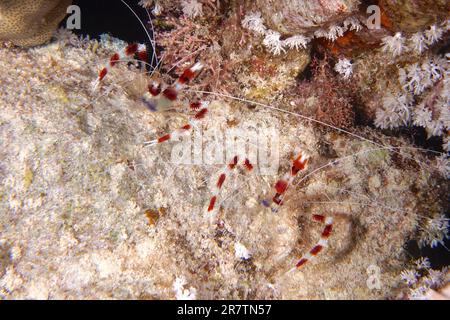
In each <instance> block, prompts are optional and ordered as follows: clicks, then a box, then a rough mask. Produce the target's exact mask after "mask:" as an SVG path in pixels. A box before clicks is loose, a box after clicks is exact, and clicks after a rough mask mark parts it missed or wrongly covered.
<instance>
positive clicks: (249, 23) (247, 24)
mask: <svg viewBox="0 0 450 320" xmlns="http://www.w3.org/2000/svg"><path fill="white" fill-rule="evenodd" d="M242 26H243V27H244V28H246V29H249V30H251V31H254V32H256V33H259V34H265V33H266V31H267V28H266V26H265V25H264V20H263V18H262V17H261V12H251V13H249V14H247V15H246V16H245V17H244V19H243V20H242Z"/></svg>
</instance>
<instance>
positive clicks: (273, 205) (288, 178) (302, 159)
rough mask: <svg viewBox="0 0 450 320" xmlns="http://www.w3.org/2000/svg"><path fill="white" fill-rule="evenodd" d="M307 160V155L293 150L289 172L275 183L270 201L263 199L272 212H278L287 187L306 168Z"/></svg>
mask: <svg viewBox="0 0 450 320" xmlns="http://www.w3.org/2000/svg"><path fill="white" fill-rule="evenodd" d="M308 160H309V157H308V156H307V155H306V154H305V153H304V152H302V151H301V150H297V151H296V152H295V156H294V158H293V160H292V165H291V168H290V170H289V172H288V173H286V174H285V175H284V176H283V177H282V178H281V179H279V180H278V181H277V182H276V183H275V186H274V187H275V195H274V196H273V198H272V200H271V201H268V200H264V201H263V205H264V206H266V207H269V208H270V209H271V210H272V211H273V212H278V210H279V207H280V206H281V205H283V198H284V196H285V193H286V191H287V189H288V188H289V186H290V185H291V184H292V182H293V181H294V179H295V177H296V176H297V175H298V173H299V172H301V171H303V170H306V168H307V166H308Z"/></svg>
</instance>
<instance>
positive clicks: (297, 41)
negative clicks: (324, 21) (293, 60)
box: [283, 35, 309, 50]
mask: <svg viewBox="0 0 450 320" xmlns="http://www.w3.org/2000/svg"><path fill="white" fill-rule="evenodd" d="M308 42H309V39H308V38H306V37H304V36H302V35H295V36H292V37H289V38H287V39H286V40H284V41H283V45H284V46H286V47H288V48H289V49H297V50H299V49H305V48H306V46H307V45H308Z"/></svg>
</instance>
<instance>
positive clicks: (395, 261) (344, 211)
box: [0, 1, 448, 299]
mask: <svg viewBox="0 0 450 320" xmlns="http://www.w3.org/2000/svg"><path fill="white" fill-rule="evenodd" d="M343 2H345V1H343ZM347 2H348V1H347ZM174 3H175V2H174ZM174 3H172V4H171V5H175V4H174ZM198 3H201V1H199V2H198ZM159 5H160V6H161V7H162V8H164V1H161V2H159ZM204 7H205V8H204V10H201V11H198V12H197V13H198V15H197V14H194V13H193V12H192V17H197V19H199V23H198V25H199V26H198V29H195V31H192V33H191V34H190V36H191V37H194V38H198V37H202V34H204V33H203V32H206V31H205V30H208V26H209V24H208V23H218V22H217V21H215V22H206V21H205V20H206V19H203V18H202V16H201V15H200V13H199V12H201V13H202V14H205V15H206V14H217V12H214V10H213V9H211V8H210V9H208V10H207V9H206V5H204ZM180 8H184V10H185V11H186V10H188V9H189V7H186V6H184V7H180ZM161 10H163V9H161ZM166 10H168V9H166ZM209 10H211V12H210V11H209ZM189 12H191V11H189ZM167 15H170V14H169V13H167ZM158 19H162V18H158ZM230 19H236V17H231V15H230ZM330 19H331V18H330ZM333 19H334V18H333ZM233 21H234V20H233ZM234 22H235V21H234ZM234 22H233V25H235V26H236V27H235V28H237V30H240V33H241V34H235V35H233V37H239V36H240V35H242V37H243V38H242V41H243V43H244V44H245V45H242V46H239V47H236V48H235V49H233V48H232V47H223V48H218V47H217V46H216V48H215V49H211V48H209V49H211V50H207V49H204V51H202V52H203V54H202V55H201V57H204V59H203V61H206V63H205V69H206V70H205V71H204V72H203V73H202V74H200V75H199V76H198V77H197V79H193V80H192V83H191V85H190V86H188V87H186V90H185V91H184V92H183V91H181V90H180V92H179V93H180V95H179V97H178V100H177V101H175V102H174V106H176V107H179V109H178V112H175V110H174V109H170V110H169V111H167V112H151V111H149V110H148V109H147V107H146V105H145V104H143V103H142V101H141V100H139V99H138V98H137V97H139V95H138V94H137V92H139V90H140V87H142V88H143V89H142V90H144V91H143V92H141V93H140V94H141V95H142V94H143V93H144V92H145V90H147V89H148V88H146V85H145V84H146V82H145V81H146V80H142V79H143V78H144V79H145V75H144V72H145V71H144V70H143V69H139V68H136V67H135V65H131V66H127V64H126V63H117V64H114V66H113V67H111V68H110V69H108V74H107V76H106V77H104V79H102V81H101V82H100V83H98V84H97V87H96V90H93V84H94V82H95V81H96V79H97V77H98V75H99V71H101V68H102V66H103V65H105V63H108V61H109V63H110V62H111V56H113V55H114V54H115V53H116V52H118V51H120V50H122V49H124V48H126V47H127V44H126V43H124V42H121V41H119V40H117V39H113V38H109V37H104V38H102V40H101V41H100V42H98V41H96V40H92V41H88V40H81V39H79V38H77V37H76V36H74V35H73V34H71V33H70V32H69V31H64V30H62V31H59V32H58V33H57V36H56V39H55V40H54V41H53V42H52V43H51V44H48V45H46V46H42V47H38V48H32V49H28V50H23V49H18V48H4V47H3V48H0V81H1V83H2V86H1V88H0V90H1V91H0V93H1V112H0V141H1V148H0V163H1V165H0V180H1V182H2V183H1V184H0V210H1V213H0V296H1V297H2V298H6V299H19V298H43V299H48V298H49V299H73V298H80V299H81V298H82V299H89V298H90V299H108V298H114V299H174V298H180V299H181V298H182V299H194V298H196V299H233V298H236V299H383V298H400V297H404V296H405V295H406V296H407V297H409V298H411V297H420V295H419V294H418V293H420V292H422V291H423V290H424V289H423V288H424V287H425V286H427V285H428V287H429V288H432V289H436V290H438V289H439V288H440V287H441V286H442V285H443V284H444V283H445V281H446V280H445V277H443V278H442V279H441V278H440V277H439V276H437V275H436V273H437V272H438V271H435V270H432V269H431V270H430V267H429V266H428V267H427V268H424V267H423V266H422V267H420V268H419V269H418V270H419V271H420V272H419V271H417V273H413V275H414V279H416V281H413V280H411V277H407V278H408V280H409V282H408V283H405V282H404V281H403V278H405V275H411V272H409V273H404V271H405V264H406V263H407V261H409V260H410V259H409V257H408V256H407V255H408V252H407V251H406V250H405V249H404V245H405V243H406V242H407V241H408V240H410V239H412V240H416V239H418V240H422V241H423V242H424V243H428V242H433V241H435V242H436V243H440V242H442V241H443V239H444V238H445V232H446V231H445V228H444V229H443V226H445V224H446V218H445V215H444V212H445V210H446V205H447V204H446V202H445V196H446V195H447V194H448V183H447V180H446V178H445V176H443V174H442V171H440V170H439V168H438V167H437V166H436V165H434V162H435V161H436V159H437V157H436V155H435V154H436V152H428V153H426V152H424V150H422V149H420V148H418V147H415V146H414V145H413V143H412V142H411V140H410V139H408V137H402V136H395V137H394V136H392V135H386V134H385V133H383V132H380V130H378V129H376V128H371V127H369V126H358V125H357V123H356V120H355V119H354V118H352V121H345V125H344V124H343V123H340V122H338V121H336V122H333V121H335V120H334V119H337V118H334V117H329V118H325V117H324V116H323V115H322V118H316V115H317V114H318V113H317V110H316V108H317V107H318V106H319V105H320V103H321V101H323V100H322V99H324V98H323V97H322V96H323V95H320V94H316V95H314V93H315V92H316V93H317V91H316V89H314V88H315V87H314V86H317V84H315V83H314V79H315V77H316V76H317V78H316V80H318V79H321V78H320V77H319V76H318V75H320V71H323V74H330V75H331V76H333V73H332V69H331V68H328V67H326V66H325V65H321V64H318V68H319V69H320V68H321V66H322V67H323V68H328V69H326V71H325V69H322V70H318V71H317V72H316V73H315V75H314V72H313V76H312V77H311V78H310V79H305V78H304V79H301V76H302V74H303V73H304V72H305V70H307V69H308V68H309V65H310V63H309V61H310V58H309V57H310V54H312V53H310V51H309V49H306V48H304V49H302V50H300V51H299V52H295V51H293V52H289V53H286V54H287V56H289V57H292V59H291V58H289V59H288V58H286V60H288V61H284V60H283V59H282V58H281V57H275V58H272V56H273V53H271V52H270V50H266V49H265V47H264V45H258V44H257V42H258V39H254V38H253V36H252V35H251V34H250V33H249V31H248V30H246V29H245V28H243V27H242V26H241V25H240V24H236V23H234ZM182 23H184V24H185V25H189V23H188V22H182ZM223 23H225V24H226V23H231V22H229V21H223ZM326 23H328V22H326ZM185 25H183V28H184V27H185ZM178 27H179V28H182V27H180V26H178ZM271 27H273V26H271ZM188 30H189V29H188ZM217 30H219V29H217ZM173 32H175V31H174V30H173V29H171V30H169V31H166V33H161V35H159V37H164V36H165V35H166V36H167V35H168V34H172V35H173ZM209 32H211V34H209V35H208V38H211V39H216V40H218V41H217V43H220V41H219V40H220V39H221V34H220V32H212V31H209ZM230 38H232V37H231V36H230ZM166 40H167V39H166ZM163 43H164V42H163ZM174 45H175V44H174ZM202 45H203V43H202V44H200V45H199V46H200V47H201V46H202ZM191 49H193V50H196V48H191ZM197 49H198V48H197ZM222 50H224V51H222ZM223 52H226V53H228V54H227V55H225V56H223V58H222V59H223V60H222V61H219V62H217V64H215V65H214V68H212V69H208V64H207V62H208V61H209V60H208V59H211V58H210V57H211V56H214V57H220V56H222V54H223ZM297 59H298V60H297ZM174 60H176V58H175V57H174ZM242 61H244V62H245V63H243V64H242V65H241V66H238V65H239V62H242ZM252 61H253V63H252ZM258 61H261V62H258ZM293 61H296V62H295V63H293ZM294 64H295V66H294ZM136 65H138V64H136ZM192 65H194V58H193V57H190V58H188V59H186V61H184V62H183V63H181V64H180V66H178V68H176V69H175V71H176V73H177V74H178V75H182V74H183V72H184V71H183V70H189V69H186V68H191V67H192ZM230 65H233V66H237V67H236V68H230V69H228V68H227V66H230ZM164 67H165V68H167V67H166V66H164ZM170 67H171V66H169V68H170ZM266 70H269V71H270V72H271V74H270V75H271V76H268V73H267V72H266ZM290 71H292V72H290ZM354 72H355V73H358V72H360V70H358V69H356V70H355V71H354ZM161 73H162V75H161V78H163V80H165V81H164V82H167V83H174V81H175V80H174V79H173V77H171V76H170V75H168V74H164V73H163V72H161ZM216 74H220V75H221V76H225V77H226V78H227V80H228V81H231V82H229V83H227V84H223V85H222V84H219V86H217V87H213V88H211V86H210V87H208V85H209V84H211V83H215V82H213V81H210V82H208V79H209V78H208V77H213V78H214V79H216V78H215V75H216ZM335 76H336V77H340V75H335ZM361 78H363V77H362V76H361ZM137 79H140V80H137ZM218 79H221V78H220V77H219V78H218ZM338 79H340V78H338ZM302 81H310V83H309V84H308V83H306V82H302ZM323 81H325V80H323ZM333 81H335V80H333ZM141 82H142V83H141ZM18 83H20V84H21V85H20V86H18V85H17V84H18ZM318 83H319V84H318V86H322V87H324V85H325V84H324V83H323V84H321V83H320V82H318ZM134 84H136V85H134ZM130 87H133V88H130ZM225 87H226V89H227V90H225ZM221 88H222V89H224V90H223V91H219V90H220V89H221ZM274 88H276V89H274ZM301 88H308V89H309V90H311V95H312V96H314V99H317V101H313V99H312V98H311V99H310V98H308V97H305V96H301V94H300V93H299V92H300V91H299V89H301ZM323 89H324V90H326V88H323ZM189 90H191V91H189ZM238 90H241V91H240V93H242V94H241V95H240V96H239V97H237V96H235V95H236V94H238V93H237V91H238ZM210 91H211V92H210ZM205 92H210V93H209V95H206V94H205V95H204V96H205V97H204V96H203V94H204V93H205ZM199 96H201V97H199ZM195 98H201V99H207V101H208V102H209V103H208V113H207V114H205V116H204V118H202V119H200V120H201V121H198V122H195V125H196V126H195V127H194V126H193V128H192V131H190V132H189V134H187V135H184V136H180V141H177V140H176V139H174V140H173V141H172V140H171V141H165V142H164V143H160V144H157V145H153V146H148V145H146V142H148V141H152V140H153V139H155V138H158V137H160V136H163V135H164V134H165V133H167V132H172V130H174V129H176V128H180V127H181V126H183V125H184V124H185V123H186V121H189V119H190V116H192V115H195V113H192V112H191V111H190V110H188V111H186V110H185V109H183V108H182V105H184V104H187V103H185V102H186V101H187V99H189V101H192V100H193V99H195ZM308 99H309V100H308ZM333 99H335V100H336V101H338V100H341V99H347V100H345V101H346V102H345V106H346V107H347V109H345V108H342V110H349V109H350V108H351V109H352V112H355V113H358V110H360V109H361V108H364V106H358V107H355V106H354V104H355V101H364V100H357V99H356V98H355V99H350V98H349V96H345V95H342V96H340V95H339V94H337V93H336V95H335V96H334V97H333ZM185 100H186V101H185ZM253 100H255V101H253ZM265 103H270V105H268V104H265ZM307 108H310V109H309V110H308V109H307ZM196 112H198V111H197V110H196ZM304 114H307V116H305V115H304ZM358 114H359V113H358ZM324 128H327V130H323V129H324ZM230 130H235V132H238V141H241V143H242V144H243V145H246V146H247V148H250V147H251V146H252V143H253V142H254V140H251V139H252V137H253V136H252V135H255V136H256V137H257V139H256V141H257V145H258V148H257V150H256V151H257V155H258V156H257V157H256V158H255V159H250V160H251V163H252V170H246V168H247V169H248V166H247V167H246V166H242V167H240V166H237V167H236V168H233V171H231V170H230V171H226V172H227V178H226V179H227V180H225V182H226V183H224V181H223V180H219V181H222V183H221V184H220V199H221V200H220V201H219V202H217V206H216V208H215V211H214V214H215V216H214V217H215V219H211V215H208V212H207V210H206V209H207V206H208V202H209V200H210V198H211V196H212V194H213V191H212V190H214V186H215V185H216V186H217V181H218V180H217V178H218V177H219V174H220V170H221V168H222V167H223V166H224V165H227V164H229V161H226V160H227V159H225V157H224V155H223V154H222V157H220V156H219V157H218V158H215V159H214V157H213V155H214V153H215V155H216V156H217V154H221V152H217V150H223V149H224V145H225V140H226V136H227V134H228V133H229V132H230ZM239 134H240V135H241V136H239ZM247 135H248V136H247ZM263 138H266V140H264V139H263ZM239 139H240V140H239ZM248 139H249V141H248ZM258 139H263V140H262V141H263V142H266V143H267V144H269V145H270V142H271V143H272V149H271V150H269V151H271V152H272V153H273V154H272V156H274V155H275V157H274V158H270V157H269V160H270V161H269V162H267V163H263V162H261V160H260V159H261V158H263V157H262V155H263V154H264V152H266V151H267V150H266V149H267V147H263V146H262V145H261V144H260V142H258V141H259V140H258ZM267 139H268V140H267ZM297 148H299V149H301V150H302V152H304V153H305V154H307V155H308V156H309V158H308V168H305V170H304V171H300V173H299V174H298V176H295V178H294V179H292V181H290V185H289V188H286V189H284V188H280V185H278V187H279V188H277V191H280V190H281V189H283V190H281V191H282V193H283V196H284V197H283V201H282V205H280V207H279V210H278V212H276V213H275V212H273V211H271V210H270V209H268V208H266V207H265V206H264V205H262V204H261V202H262V201H264V200H266V199H270V198H271V197H272V196H273V193H274V191H275V189H274V186H275V185H276V183H277V181H280V179H281V178H282V177H283V175H285V174H286V173H289V172H292V171H291V170H292V161H294V160H295V156H296V153H295V152H296V149H297ZM186 150H187V152H186ZM180 151H183V152H184V153H185V154H182V155H180V154H179V152H180ZM183 152H181V153H183ZM217 159H219V160H221V161H219V160H217ZM228 160H229V159H228ZM240 163H241V162H239V164H240ZM273 168H275V169H273ZM320 215H322V216H328V217H332V219H333V228H332V229H333V230H332V233H331V234H330V236H329V238H328V239H327V241H328V242H327V245H328V247H327V248H324V249H323V251H322V252H320V254H318V255H317V257H316V258H315V259H314V260H312V261H309V262H308V263H307V264H305V265H304V266H302V268H300V269H298V270H293V271H292V272H288V271H289V270H291V269H292V268H293V267H294V266H295V265H296V263H298V262H299V259H300V257H302V256H303V255H304V254H306V253H307V252H308V251H309V250H310V249H311V248H314V246H315V245H316V244H317V243H318V241H320V239H323V237H324V225H323V224H321V223H320V221H319V220H321V219H319V216H320ZM313 217H316V218H317V219H316V220H314V219H313ZM322 220H323V219H322ZM447 224H448V221H447ZM439 231H440V233H439ZM320 243H323V242H320ZM402 272H403V273H402ZM433 272H434V273H433ZM444 272H445V270H444V271H442V273H440V274H442V275H443V274H444ZM402 275H403V276H402ZM432 276H433V277H432ZM373 277H375V278H373ZM402 277H403V278H402ZM427 277H428V278H431V277H432V278H433V279H434V280H433V281H434V282H433V283H430V280H429V279H428V278H427ZM420 288H422V289H420ZM409 290H411V292H410V291H409ZM413 290H416V291H414V292H412V291H413Z"/></svg>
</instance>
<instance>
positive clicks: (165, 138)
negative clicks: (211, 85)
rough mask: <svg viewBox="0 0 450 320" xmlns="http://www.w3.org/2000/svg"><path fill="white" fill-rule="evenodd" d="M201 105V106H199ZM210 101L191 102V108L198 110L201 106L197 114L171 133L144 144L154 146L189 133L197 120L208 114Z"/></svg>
mask: <svg viewBox="0 0 450 320" xmlns="http://www.w3.org/2000/svg"><path fill="white" fill-rule="evenodd" d="M198 106H200V107H198ZM207 106H208V102H206V101H203V102H194V103H191V109H193V110H198V108H201V109H200V110H198V111H196V113H195V115H194V116H193V117H192V118H191V119H190V120H189V121H188V122H187V123H186V124H184V125H183V126H181V127H180V128H178V129H177V130H174V131H172V132H171V133H168V134H165V135H163V136H161V137H159V138H158V139H155V140H151V141H147V142H145V143H144V144H145V145H147V146H154V145H156V144H159V143H163V142H166V141H170V140H177V139H178V137H180V136H182V135H184V134H187V133H189V132H190V130H192V128H193V127H195V126H196V124H197V122H199V121H201V120H202V119H204V118H205V116H206V114H207V113H208V108H207Z"/></svg>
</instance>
